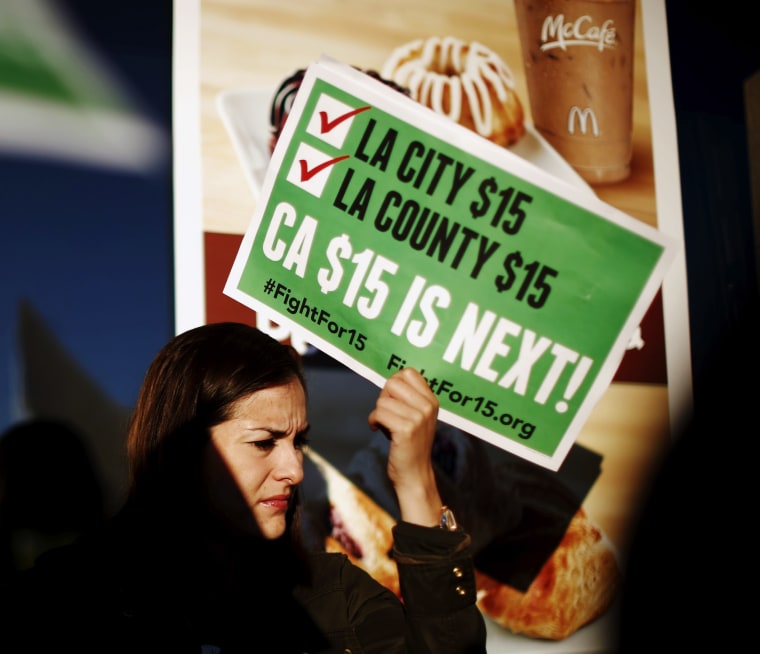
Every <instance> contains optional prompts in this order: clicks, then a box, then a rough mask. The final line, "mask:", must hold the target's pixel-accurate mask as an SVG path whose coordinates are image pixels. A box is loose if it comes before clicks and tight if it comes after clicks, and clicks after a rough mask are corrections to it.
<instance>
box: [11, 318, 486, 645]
mask: <svg viewBox="0 0 760 654" xmlns="http://www.w3.org/2000/svg"><path fill="white" fill-rule="evenodd" d="M437 415H438V402H437V399H436V398H435V396H434V395H433V393H432V392H431V391H430V389H429V387H428V385H427V383H426V382H425V380H424V379H423V377H422V376H421V375H420V374H418V373H417V372H416V371H414V370H412V369H402V370H400V371H398V372H397V373H396V374H394V375H393V376H392V377H391V378H389V379H388V381H387V383H386V385H385V387H384V388H383V389H382V391H381V392H380V394H379V397H378V399H377V402H376V405H375V407H374V409H373V410H372V411H371V413H370V415H369V424H370V426H371V427H372V428H373V429H381V430H382V431H383V432H384V433H385V434H386V435H387V437H388V438H389V439H390V454H389V457H388V466H387V472H388V476H389V478H390V480H391V482H392V484H393V486H394V489H395V491H396V495H397V498H398V502H399V508H400V516H401V520H400V521H399V522H398V523H397V524H396V526H395V527H394V530H393V535H394V549H393V554H394V558H395V560H396V563H397V566H398V568H399V575H400V580H401V589H402V593H403V597H404V600H403V603H402V602H400V601H399V600H398V598H397V597H396V595H395V594H394V593H392V592H391V591H389V590H388V589H387V588H385V587H384V586H382V585H381V584H380V583H378V582H377V581H376V580H375V579H373V578H372V577H371V576H369V575H368V574H367V573H366V572H364V571H363V570H361V569H360V568H359V567H357V566H355V565H353V564H351V563H350V562H349V560H348V559H347V558H346V557H345V556H344V555H342V554H333V553H326V552H322V551H320V552H309V551H307V550H306V549H305V548H304V546H303V545H302V543H301V540H300V527H299V515H300V499H299V486H300V484H301V481H302V480H303V476H304V469H303V458H304V455H305V449H306V448H307V444H308V438H307V435H308V432H309V423H308V420H307V411H306V387H305V381H304V376H303V372H302V370H301V368H300V362H299V361H298V359H297V355H295V354H294V352H293V350H292V348H290V347H288V346H286V345H283V344H281V343H279V342H278V341H276V340H274V339H272V338H271V337H269V336H267V335H265V334H263V333H262V332H260V331H259V330H257V329H255V328H253V327H249V326H246V325H242V324H237V323H217V324H211V325H205V326H202V327H198V328H196V329H192V330H190V331H187V332H185V333H183V334H180V335H179V336H176V337H174V338H173V339H172V340H170V341H169V343H168V344H167V345H166V346H165V347H164V348H163V349H162V350H161V351H160V352H159V354H158V355H157V356H156V358H155V359H154V361H153V362H152V364H151V365H150V367H149V369H148V372H147V374H146V377H145V380H144V382H143V385H142V388H141V391H140V394H139V397H138V400H137V405H136V408H135V411H134V414H133V417H132V421H131V425H130V429H129V434H128V439H127V448H128V455H129V465H130V492H129V497H128V499H127V502H126V504H125V506H124V508H123V509H122V511H121V512H120V513H119V514H118V515H117V516H116V517H115V518H114V519H112V520H110V521H109V522H107V523H106V524H105V525H104V528H103V529H101V530H100V532H99V533H97V534H93V535H91V536H90V537H88V538H86V539H84V540H82V541H81V542H79V543H77V544H76V545H73V546H69V547H66V548H63V549H59V550H54V551H52V552H50V553H49V554H48V555H45V556H43V557H42V558H41V559H40V560H39V561H38V562H37V565H36V566H35V567H34V568H33V569H32V570H30V571H27V572H26V573H24V574H23V575H22V576H21V577H20V578H19V580H18V582H17V583H16V585H14V586H13V587H12V588H9V589H6V590H5V591H3V592H2V593H1V594H2V596H3V597H5V598H8V599H9V600H10V601H12V602H13V605H12V606H4V607H3V615H4V625H8V627H7V628H6V627H5V626H4V627H3V631H2V632H0V638H6V637H8V638H12V639H13V640H14V643H12V644H13V645H14V646H15V648H14V649H9V650H8V651H17V652H19V651H46V652H52V651H69V650H72V649H76V651H77V652H95V651H98V652H104V651H107V652H133V651H134V652H137V651H139V652H193V653H198V652H202V653H204V654H205V653H211V652H220V653H223V654H228V653H230V652H258V651H277V652H299V653H302V652H312V653H313V652H339V653H341V654H344V653H345V652H354V653H357V652H365V653H367V652H377V653H382V654H388V653H391V652H425V653H428V652H429V653H435V654H440V653H443V652H452V653H455V652H456V653H460V652H461V653H463V654H464V653H465V652H467V653H470V652H485V639H486V632H485V626H484V622H483V618H482V616H481V614H480V612H479V611H478V609H477V608H476V605H475V599H476V598H475V579H474V573H473V565H472V558H471V552H470V539H469V536H468V535H467V534H465V533H464V532H463V531H461V529H458V528H457V527H456V524H453V525H452V524H451V519H452V517H453V516H451V515H450V513H448V512H447V511H445V510H442V507H441V498H440V495H439V492H438V488H437V486H436V482H435V478H434V475H433V467H432V462H431V448H432V443H433V437H434V433H435V427H436V421H437ZM441 527H444V528H441ZM0 649H2V648H0ZM3 651H4V650H3Z"/></svg>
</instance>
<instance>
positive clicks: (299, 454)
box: [276, 443, 303, 485]
mask: <svg viewBox="0 0 760 654" xmlns="http://www.w3.org/2000/svg"><path fill="white" fill-rule="evenodd" d="M283 445H284V443H283ZM280 449H281V456H280V458H279V460H278V461H277V469H276V476H277V477H278V479H289V480H290V482H291V483H292V484H293V485H296V484H300V483H301V482H302V481H303V451H302V450H300V449H296V448H295V447H293V446H290V445H289V446H286V447H282V448H280Z"/></svg>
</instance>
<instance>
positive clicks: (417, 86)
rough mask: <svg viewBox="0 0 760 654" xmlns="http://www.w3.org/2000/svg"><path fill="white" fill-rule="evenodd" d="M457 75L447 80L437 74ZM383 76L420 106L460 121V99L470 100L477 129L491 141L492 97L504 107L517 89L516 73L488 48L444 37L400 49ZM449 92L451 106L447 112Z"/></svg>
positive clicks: (420, 40)
mask: <svg viewBox="0 0 760 654" xmlns="http://www.w3.org/2000/svg"><path fill="white" fill-rule="evenodd" d="M447 69H450V70H454V71H455V72H456V73H457V74H456V75H451V76H450V75H446V74H445V73H440V72H436V71H438V70H447ZM381 75H382V76H383V77H385V78H386V79H391V80H393V81H394V82H396V83H397V84H401V85H402V86H405V87H406V88H408V89H409V92H410V93H411V95H412V97H413V98H414V99H415V100H417V101H418V102H420V103H422V104H425V105H427V106H429V107H431V108H432V109H433V110H435V111H436V112H438V113H441V114H443V115H444V116H447V117H448V118H450V119H451V120H454V121H456V122H458V121H459V120H460V118H461V116H462V102H463V100H462V98H463V94H464V97H466V100H467V102H468V103H469V106H470V112H471V113H472V117H473V122H474V126H475V130H476V131H477V132H478V134H480V135H481V136H486V137H487V136H489V135H490V134H491V130H492V128H493V111H494V109H493V104H492V100H491V92H492V91H493V92H495V93H496V96H497V97H498V99H499V102H501V103H502V104H503V103H505V102H506V101H507V99H508V96H509V92H510V90H512V89H514V88H515V81H514V77H513V75H512V71H511V70H510V69H509V67H508V66H507V65H506V64H505V63H504V61H503V60H502V59H501V58H500V57H499V56H498V55H497V54H496V53H495V52H494V51H493V50H490V49H489V48H487V47H486V46H484V45H482V44H480V43H478V42H476V41H473V42H472V43H469V44H467V43H465V42H464V41H462V40H460V39H457V38H454V37H451V36H446V37H443V38H439V37H431V38H429V39H427V40H423V39H418V40H416V41H413V42H411V43H407V44H406V45H403V46H401V47H399V48H396V49H395V50H394V51H393V52H392V53H391V56H390V57H389V58H388V60H387V61H386V62H385V64H384V65H383V69H382V72H381ZM446 89H448V90H449V93H448V96H449V101H450V106H449V110H448V111H445V109H444V107H443V97H444V91H445V90H446Z"/></svg>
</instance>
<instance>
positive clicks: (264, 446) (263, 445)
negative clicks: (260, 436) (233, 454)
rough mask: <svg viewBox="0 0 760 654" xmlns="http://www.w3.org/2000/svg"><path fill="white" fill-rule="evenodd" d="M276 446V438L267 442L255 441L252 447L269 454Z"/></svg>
mask: <svg viewBox="0 0 760 654" xmlns="http://www.w3.org/2000/svg"><path fill="white" fill-rule="evenodd" d="M276 444H277V441H275V439H274V438H268V439H267V440H265V441H253V442H252V443H251V445H253V446H255V447H256V448H258V449H260V450H262V451H263V452H269V451H270V450H273V449H274V446H275V445H276Z"/></svg>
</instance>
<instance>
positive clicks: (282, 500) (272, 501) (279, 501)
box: [260, 495, 290, 511]
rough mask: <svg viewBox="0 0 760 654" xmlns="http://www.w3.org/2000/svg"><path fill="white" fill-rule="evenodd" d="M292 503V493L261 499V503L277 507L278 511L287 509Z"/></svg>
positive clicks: (272, 507)
mask: <svg viewBox="0 0 760 654" xmlns="http://www.w3.org/2000/svg"><path fill="white" fill-rule="evenodd" d="M289 503H290V495H273V496H272V497H267V498H264V499H263V500H261V502H260V504H262V505H264V506H266V507H269V508H271V509H275V510H276V511H286V510H287V508H288V504H289Z"/></svg>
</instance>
